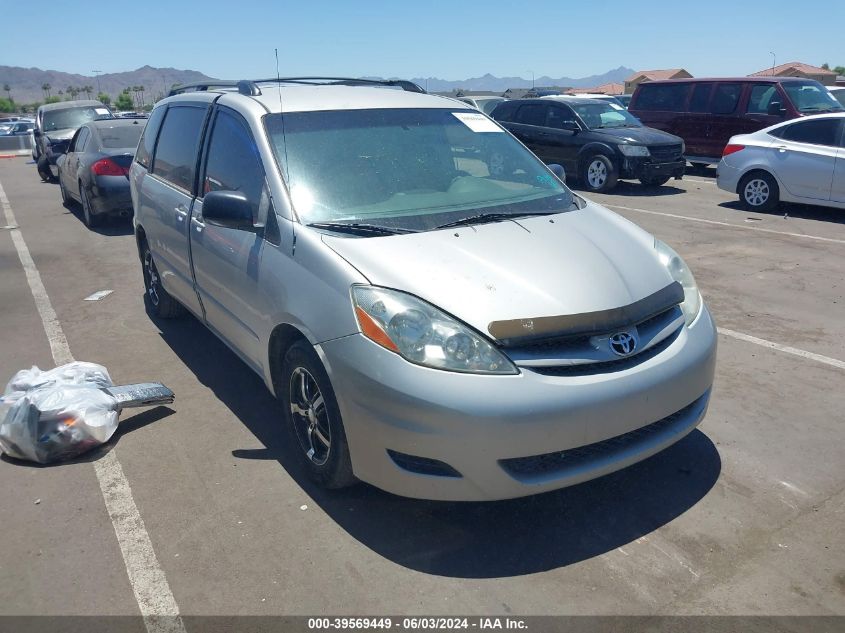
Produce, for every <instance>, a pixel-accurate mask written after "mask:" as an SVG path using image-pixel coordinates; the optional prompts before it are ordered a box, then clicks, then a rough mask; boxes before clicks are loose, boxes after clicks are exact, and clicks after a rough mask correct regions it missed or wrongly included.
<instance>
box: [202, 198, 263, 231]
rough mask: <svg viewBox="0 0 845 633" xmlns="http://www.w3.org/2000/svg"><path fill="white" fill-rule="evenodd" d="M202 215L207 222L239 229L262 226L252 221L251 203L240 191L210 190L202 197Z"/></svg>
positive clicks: (247, 229)
mask: <svg viewBox="0 0 845 633" xmlns="http://www.w3.org/2000/svg"><path fill="white" fill-rule="evenodd" d="M202 217H203V219H204V220H205V221H206V222H208V223H209V224H214V225H216V226H225V227H226V228H230V229H238V230H240V231H253V232H255V231H257V230H258V229H260V228H262V227H260V226H256V225H255V224H254V223H253V221H252V203H251V202H250V201H249V200H248V199H247V197H246V196H245V195H244V194H243V193H241V192H240V191H211V192H209V193H207V194H205V196H204V197H203V199H202Z"/></svg>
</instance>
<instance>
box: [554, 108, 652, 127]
mask: <svg viewBox="0 0 845 633" xmlns="http://www.w3.org/2000/svg"><path fill="white" fill-rule="evenodd" d="M569 105H570V106H571V107H572V109H573V110H575V112H576V113H577V114H578V116H579V117H581V120H582V121H584V123H585V124H586V126H587V127H588V128H590V129H591V130H600V129H603V128H613V127H642V123H640V122H639V121H638V120H637V119H635V118H634V117H633V115H631V114H628V111H627V110H623V109H621V108H620V107H619V106H617V105H615V104H610V103H570V104H569Z"/></svg>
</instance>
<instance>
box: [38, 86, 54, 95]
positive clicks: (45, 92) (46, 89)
mask: <svg viewBox="0 0 845 633" xmlns="http://www.w3.org/2000/svg"><path fill="white" fill-rule="evenodd" d="M52 87H53V86H51V85H50V84H48V83H43V84H41V90H43V91H44V97H45V98H46V97H49V96H50V88H52Z"/></svg>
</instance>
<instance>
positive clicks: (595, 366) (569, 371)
mask: <svg viewBox="0 0 845 633" xmlns="http://www.w3.org/2000/svg"><path fill="white" fill-rule="evenodd" d="M680 332H681V329H680V328H678V330H676V331H675V332H674V333H673V334H671V335H670V336H667V337H666V338H665V339H663V340H662V341H660V342H659V343H658V344H657V345H652V346H651V347H649V348H648V349H647V350H645V351H643V352H640V353H639V354H634V355H633V356H628V357H626V358H620V359H618V360H609V361H604V362H599V363H582V364H580V365H555V366H554V367H521V368H520V369H522V370H523V371H533V372H535V373H537V374H542V375H543V376H595V375H596V374H610V373H613V372H617V371H624V370H626V369H630V368H631V367H634V366H636V365H639V364H640V363H644V362H645V361H647V360H648V359H650V358H654V357H655V356H657V355H658V354H659V353H660V352H662V351H663V350H665V349H666V348H667V347H669V346H670V345H671V344H672V343H673V342H674V341H675V339H676V338H678V335H679V334H680Z"/></svg>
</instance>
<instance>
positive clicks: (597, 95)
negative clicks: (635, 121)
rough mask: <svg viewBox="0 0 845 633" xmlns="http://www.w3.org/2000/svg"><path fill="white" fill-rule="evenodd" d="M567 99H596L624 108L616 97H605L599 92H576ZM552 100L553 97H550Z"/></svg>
mask: <svg viewBox="0 0 845 633" xmlns="http://www.w3.org/2000/svg"><path fill="white" fill-rule="evenodd" d="M566 96H567V97H577V98H579V99H597V100H599V101H607V102H608V103H612V104H613V105H616V106H619V107H620V108H625V106H624V105H622V102H621V101H620V100H619V98H618V97H616V96H614V95H606V94H601V93H599V92H577V93H573V94H568V95H566ZM552 98H554V97H552Z"/></svg>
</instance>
